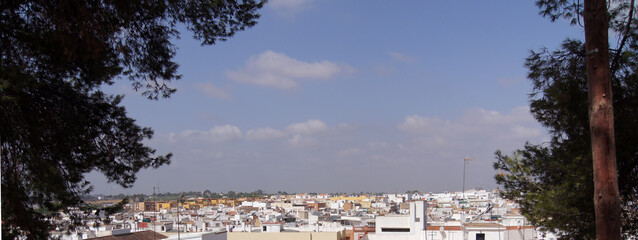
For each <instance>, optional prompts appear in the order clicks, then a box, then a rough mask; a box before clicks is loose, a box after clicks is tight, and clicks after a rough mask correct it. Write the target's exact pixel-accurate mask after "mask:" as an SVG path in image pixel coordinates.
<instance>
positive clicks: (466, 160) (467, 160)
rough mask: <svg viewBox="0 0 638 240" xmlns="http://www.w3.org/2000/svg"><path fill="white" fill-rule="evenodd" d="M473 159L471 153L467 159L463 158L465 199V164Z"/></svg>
mask: <svg viewBox="0 0 638 240" xmlns="http://www.w3.org/2000/svg"><path fill="white" fill-rule="evenodd" d="M470 161H472V159H471V158H470V155H467V156H466V157H465V159H463V199H465V165H466V164H467V163H468V162H470Z"/></svg>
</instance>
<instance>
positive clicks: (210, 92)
mask: <svg viewBox="0 0 638 240" xmlns="http://www.w3.org/2000/svg"><path fill="white" fill-rule="evenodd" d="M195 87H196V89H197V90H199V91H202V92H204V93H205V94H206V96H209V97H213V98H221V99H228V98H230V94H229V93H228V92H227V90H225V89H223V88H220V87H218V86H215V84H212V83H210V82H206V83H201V84H195Z"/></svg>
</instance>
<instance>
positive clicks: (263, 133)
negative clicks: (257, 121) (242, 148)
mask: <svg viewBox="0 0 638 240" xmlns="http://www.w3.org/2000/svg"><path fill="white" fill-rule="evenodd" d="M283 137H286V133H285V132H284V131H281V130H277V129H274V128H257V129H251V130H248V132H246V139H248V140H269V139H276V138H283Z"/></svg>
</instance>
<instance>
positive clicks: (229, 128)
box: [207, 124, 242, 142]
mask: <svg viewBox="0 0 638 240" xmlns="http://www.w3.org/2000/svg"><path fill="white" fill-rule="evenodd" d="M207 135H208V137H210V139H211V140H213V142H226V141H232V140H239V139H241V138H242V133H241V130H239V128H238V127H237V126H233V125H229V124H226V125H223V126H215V127H213V128H211V129H210V130H209V131H208V134H207Z"/></svg>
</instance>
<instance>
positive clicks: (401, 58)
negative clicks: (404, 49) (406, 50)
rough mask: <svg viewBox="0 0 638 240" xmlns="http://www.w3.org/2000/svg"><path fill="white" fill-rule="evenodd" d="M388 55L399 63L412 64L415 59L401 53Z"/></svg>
mask: <svg viewBox="0 0 638 240" xmlns="http://www.w3.org/2000/svg"><path fill="white" fill-rule="evenodd" d="M388 54H389V55H390V56H391V57H392V59H394V60H396V61H399V62H405V63H411V62H413V61H414V58H412V57H410V56H408V55H405V54H403V53H399V52H388Z"/></svg>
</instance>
